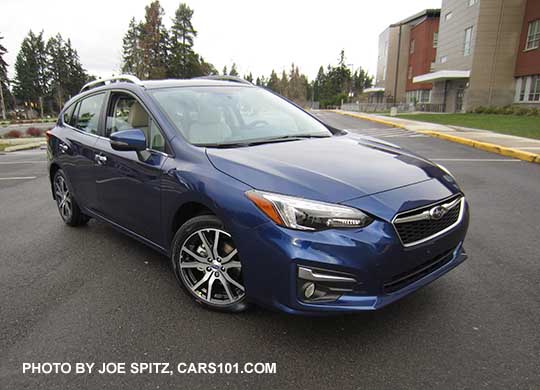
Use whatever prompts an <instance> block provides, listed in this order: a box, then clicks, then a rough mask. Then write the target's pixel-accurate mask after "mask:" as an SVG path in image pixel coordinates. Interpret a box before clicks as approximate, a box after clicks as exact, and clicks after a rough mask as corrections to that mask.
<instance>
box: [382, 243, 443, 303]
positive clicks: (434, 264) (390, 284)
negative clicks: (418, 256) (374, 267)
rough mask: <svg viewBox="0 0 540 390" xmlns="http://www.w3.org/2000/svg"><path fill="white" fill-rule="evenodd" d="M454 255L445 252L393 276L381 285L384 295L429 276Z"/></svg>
mask: <svg viewBox="0 0 540 390" xmlns="http://www.w3.org/2000/svg"><path fill="white" fill-rule="evenodd" d="M453 255H454V249H451V250H449V251H446V252H444V253H442V254H440V255H438V256H435V257H433V258H432V259H430V260H429V261H426V262H425V263H422V264H420V265H419V266H417V267H415V268H413V269H411V270H408V271H407V272H403V273H401V274H399V275H395V276H393V277H392V278H391V279H389V280H387V281H385V282H384V283H383V291H384V292H385V293H387V294H388V293H393V292H395V291H398V290H400V289H402V288H403V287H405V286H407V285H409V284H411V283H414V282H416V281H417V280H419V279H421V278H423V277H424V276H426V275H429V274H430V273H432V272H433V271H436V270H437V269H439V268H441V267H442V266H443V265H445V264H446V263H448V262H449V261H450V260H452V258H453Z"/></svg>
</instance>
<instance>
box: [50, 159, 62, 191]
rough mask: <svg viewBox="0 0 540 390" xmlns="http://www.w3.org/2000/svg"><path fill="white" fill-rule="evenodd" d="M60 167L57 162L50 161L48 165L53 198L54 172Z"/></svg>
mask: <svg viewBox="0 0 540 390" xmlns="http://www.w3.org/2000/svg"><path fill="white" fill-rule="evenodd" d="M59 169H61V168H60V165H58V164H57V163H55V162H54V163H52V164H51V166H50V167H49V181H50V184H51V195H52V198H53V199H55V197H54V184H53V183H54V175H56V172H58V170H59Z"/></svg>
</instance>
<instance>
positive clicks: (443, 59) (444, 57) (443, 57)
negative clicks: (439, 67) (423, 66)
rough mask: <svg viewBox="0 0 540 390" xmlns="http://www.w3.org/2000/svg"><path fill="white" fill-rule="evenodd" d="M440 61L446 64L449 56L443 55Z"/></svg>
mask: <svg viewBox="0 0 540 390" xmlns="http://www.w3.org/2000/svg"><path fill="white" fill-rule="evenodd" d="M440 61H441V64H444V63H445V62H446V61H448V56H442V57H441V59H440Z"/></svg>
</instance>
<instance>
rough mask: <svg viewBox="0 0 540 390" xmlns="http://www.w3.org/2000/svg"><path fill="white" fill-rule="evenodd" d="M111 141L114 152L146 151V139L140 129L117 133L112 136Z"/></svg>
mask: <svg viewBox="0 0 540 390" xmlns="http://www.w3.org/2000/svg"><path fill="white" fill-rule="evenodd" d="M110 140H111V147H112V148H113V149H114V150H120V151H130V150H131V151H136V152H141V151H143V150H146V137H145V135H144V133H143V132H142V130H139V129H130V130H122V131H117V132H116V133H112V134H111V136H110Z"/></svg>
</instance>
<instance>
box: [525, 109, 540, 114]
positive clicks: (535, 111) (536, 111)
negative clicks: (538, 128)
mask: <svg viewBox="0 0 540 390" xmlns="http://www.w3.org/2000/svg"><path fill="white" fill-rule="evenodd" d="M539 114H540V111H539V110H538V108H531V109H529V112H528V113H527V115H528V116H537V115H539Z"/></svg>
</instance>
